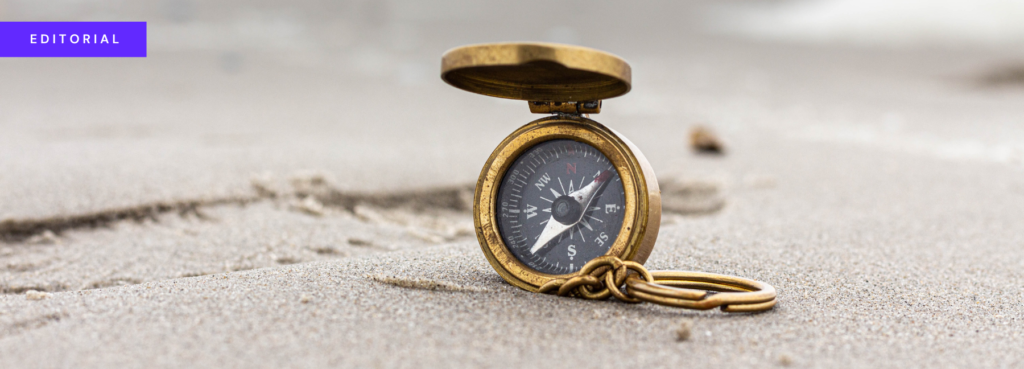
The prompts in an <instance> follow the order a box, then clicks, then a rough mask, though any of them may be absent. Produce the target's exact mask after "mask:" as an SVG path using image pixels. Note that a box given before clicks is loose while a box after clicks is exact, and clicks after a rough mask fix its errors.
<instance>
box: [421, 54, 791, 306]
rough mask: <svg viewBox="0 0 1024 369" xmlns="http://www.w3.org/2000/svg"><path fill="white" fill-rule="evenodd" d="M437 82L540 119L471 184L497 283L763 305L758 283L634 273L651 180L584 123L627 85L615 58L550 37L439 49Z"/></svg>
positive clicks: (617, 138)
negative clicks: (508, 103) (520, 105)
mask: <svg viewBox="0 0 1024 369" xmlns="http://www.w3.org/2000/svg"><path fill="white" fill-rule="evenodd" d="M441 78H442V79H444V80H445V81H446V82H448V83H449V84H451V85H452V86H455V87H458V88H460V89H463V90H466V91H470V92H475V93H479V94H483V95H488V96H494V97H500V98H508V99H518V100H526V101H527V103H528V105H529V107H530V111H531V112H533V113H541V114H550V115H549V116H548V117H545V118H541V119H538V120H535V121H533V122H530V123H527V124H526V125H524V126H522V127H520V128H519V129H517V130H516V131H515V132H512V134H510V135H509V136H508V137H506V138H505V139H504V140H503V141H502V142H501V143H500V144H499V145H498V147H497V148H495V149H494V152H493V153H492V154H491V156H490V158H488V159H487V163H486V164H484V167H483V170H482V171H481V173H480V178H479V180H478V181H477V185H476V194H475V197H474V206H473V218H474V222H475V225H476V233H477V238H478V240H479V241H480V246H481V248H482V249H483V252H484V255H486V256H487V260H488V261H489V262H490V264H491V265H492V266H493V267H494V269H495V270H496V271H497V272H498V274H500V275H501V277H502V278H504V279H505V280H506V281H508V282H509V283H511V284H513V285H515V286H518V287H520V288H523V289H526V290H529V291H534V292H557V293H558V294H559V295H568V294H572V295H577V296H581V297H585V298H607V297H609V296H615V297H616V298H618V299H620V300H623V301H627V302H639V301H650V302H654V303H659V304H664V305H671V306H680V307H688V308H695V309H710V308H714V307H719V306H721V307H722V309H723V310H726V311H760V310H767V309H770V308H771V307H772V306H774V305H775V290H774V288H772V287H771V286H769V285H767V284H764V283H761V282H756V281H752V280H748V279H743V278H738V277H732V276H723V275H717V274H710V273H699V272H679V271H661V272H659V271H656V272H648V271H647V270H646V269H644V268H643V263H644V261H646V260H647V257H648V256H649V255H650V254H651V250H652V249H653V248H654V243H655V240H656V239H657V237H658V227H659V225H660V224H661V192H660V190H659V189H658V181H657V178H656V177H655V175H654V170H653V169H652V168H651V166H650V164H649V163H648V162H647V159H646V158H644V156H643V154H642V153H641V152H640V150H639V149H638V148H637V147H636V146H634V145H633V144H632V143H631V142H629V140H627V139H626V138H625V137H623V136H622V135H620V134H619V133H618V132H615V131H614V130H612V129H611V128H608V127H606V126H604V125H602V124H600V123H598V122H596V121H593V120H591V119H590V118H589V115H590V114H597V113H600V112H601V101H602V100H603V99H608V98H612V97H616V96H620V95H623V94H625V93H627V92H629V90H630V87H631V80H632V79H631V69H630V67H629V64H628V63H626V61H625V60H623V59H621V58H619V57H617V56H615V55H612V54H609V53H605V52H602V51H598V50H593V49H589V48H584V47H577V46H568V45H559V44H548V43H500V44H482V45H470V46H463V47H459V48H455V49H452V50H449V51H448V52H446V53H445V54H444V56H443V57H442V63H441Z"/></svg>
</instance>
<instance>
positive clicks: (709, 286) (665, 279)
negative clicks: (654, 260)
mask: <svg viewBox="0 0 1024 369" xmlns="http://www.w3.org/2000/svg"><path fill="white" fill-rule="evenodd" d="M650 275H651V276H653V279H654V281H653V282H649V281H645V280H641V279H640V278H639V277H637V276H635V275H630V276H629V277H628V278H626V293H627V295H629V296H631V297H635V298H639V299H641V300H644V301H647V302H652V303H655V304H659V305H666V306H675V307H683V308H688V309H698V310H707V309H713V308H716V307H721V308H722V310H723V311H727V312H753V311H762V310H767V309H770V308H772V307H773V306H775V297H776V292H775V288H774V287H772V286H771V285H768V284H767V283H762V282H758V281H755V280H751V279H746V278H740V277H735V276H728V275H722V274H714V273H703V272H683V271H655V272H651V273H650Z"/></svg>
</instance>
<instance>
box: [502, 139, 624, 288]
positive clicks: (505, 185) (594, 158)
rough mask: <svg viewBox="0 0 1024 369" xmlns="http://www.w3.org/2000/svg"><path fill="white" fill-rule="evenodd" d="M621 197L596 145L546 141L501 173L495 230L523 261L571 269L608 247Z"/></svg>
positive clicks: (548, 269)
mask: <svg viewBox="0 0 1024 369" xmlns="http://www.w3.org/2000/svg"><path fill="white" fill-rule="evenodd" d="M625 197H626V196H625V191H624V190H623V187H622V180H621V178H620V177H619V173H618V172H617V171H616V170H615V167H614V166H613V165H612V163H610V162H609V161H608V158H607V157H605V156H604V154H602V153H601V152H600V151H598V150H597V149H596V148H594V147H593V146H590V145H588V144H585V143H582V142H577V141H572V140H551V141H545V142H542V143H540V144H537V145H535V146H533V147H531V148H530V149H528V150H526V151H525V152H524V153H523V154H522V155H520V156H519V157H518V158H517V159H516V161H515V162H514V163H513V164H512V166H511V167H509V168H508V171H506V172H505V177H504V178H503V179H502V181H501V185H500V188H499V189H498V201H497V203H496V204H495V207H496V209H495V213H496V215H497V218H498V230H499V232H500V234H501V239H502V240H503V241H504V242H505V245H506V246H507V247H508V249H509V251H511V252H512V254H513V255H514V256H515V257H516V259H519V261H520V262H522V263H523V264H526V265H527V266H529V267H530V268H533V269H534V270H536V271H538V272H541V273H548V274H569V273H573V272H576V271H578V270H580V268H582V267H583V264H586V263H587V262H588V261H590V260H591V259H593V258H596V257H598V256H601V255H604V254H605V253H606V252H608V250H609V249H610V248H611V246H612V243H614V242H615V239H616V238H617V237H618V235H619V231H620V230H621V228H622V221H623V213H624V210H625V209H624V206H625Z"/></svg>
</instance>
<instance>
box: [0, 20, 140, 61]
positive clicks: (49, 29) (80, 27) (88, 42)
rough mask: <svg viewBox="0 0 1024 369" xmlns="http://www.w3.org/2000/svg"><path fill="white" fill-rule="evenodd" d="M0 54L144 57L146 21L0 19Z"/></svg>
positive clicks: (59, 56) (17, 55)
mask: <svg viewBox="0 0 1024 369" xmlns="http://www.w3.org/2000/svg"><path fill="white" fill-rule="evenodd" d="M0 57H29V58H34V57H42V58H46V57H56V58H61V57H93V58H95V57H100V58H102V57H121V58H124V57H128V58H131V57H137V58H144V57H146V22H0Z"/></svg>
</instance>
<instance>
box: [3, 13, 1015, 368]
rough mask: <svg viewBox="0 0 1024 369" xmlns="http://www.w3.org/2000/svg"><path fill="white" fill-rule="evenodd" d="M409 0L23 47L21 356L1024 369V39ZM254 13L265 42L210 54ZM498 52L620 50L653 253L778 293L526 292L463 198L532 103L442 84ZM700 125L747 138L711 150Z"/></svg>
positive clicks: (19, 119) (171, 21) (13, 102)
mask: <svg viewBox="0 0 1024 369" xmlns="http://www.w3.org/2000/svg"><path fill="white" fill-rule="evenodd" d="M413 3H414V2H410V3H405V2H396V3H394V4H391V5H389V6H390V7H384V8H383V10H382V9H378V8H374V6H375V5H368V4H370V3H345V4H346V5H343V6H341V8H338V9H333V8H332V9H333V10H331V11H333V12H336V13H338V14H363V15H365V16H350V17H349V18H345V19H341V20H335V19H327V18H325V17H318V16H317V14H319V12H320V11H321V9H322V7H323V6H324V5H323V4H321V3H318V2H310V3H308V4H306V3H303V4H300V5H297V6H296V9H299V10H295V11H294V12H293V13H290V14H291V15H288V16H276V15H274V14H278V13H276V12H274V11H273V9H263V10H261V11H262V13H261V12H255V13H251V14H250V13H245V14H243V13H235V12H232V11H231V10H230V9H227V8H219V7H204V6H199V5H198V4H196V5H194V7H196V8H195V9H193V10H192V13H188V11H184V12H185V14H186V15H184V16H183V17H185V18H186V20H185V21H182V20H180V19H178V18H175V17H179V16H181V15H180V14H179V12H183V10H181V9H178V8H175V7H174V6H177V5H174V6H171V8H170V9H171V10H167V9H163V8H161V9H163V10H160V9H156V10H154V9H155V8H153V9H151V8H147V7H141V8H138V9H135V8H132V9H127V10H121V11H122V12H123V13H114V14H115V15H117V14H119V15H117V16H119V17H123V18H126V20H127V19H128V18H133V17H144V16H147V15H149V14H153V17H154V18H153V19H154V20H153V21H152V22H151V24H150V31H149V32H150V33H151V37H152V42H151V46H150V50H151V53H150V56H149V57H148V58H146V59H139V60H98V59H97V60H49V59H40V60H23V59H11V60H3V61H0V63H2V64H0V65H2V67H0V80H4V81H9V82H8V83H9V85H11V86H15V87H17V88H5V89H0V111H2V112H3V114H0V127H2V129H3V131H4V134H3V135H0V291H2V292H4V294H2V295H0V366H2V367H11V368H21V367H26V368H29V367H40V368H42V367H75V368H90V367H281V366H286V367H339V366H340V367H410V366H422V367H536V366H540V365H547V366H556V365H557V366H579V367H619V366H623V365H628V366H630V367H668V366H678V367H689V366H717V367H727V366H731V367H754V366H757V367H771V366H791V367H1018V366H1021V365H1024V350H1021V347H1024V333H1022V332H1024V331H1022V330H1021V327H1022V325H1024V290H1022V288H1021V286H1024V247H1022V246H1024V223H1021V222H1020V219H1024V175H1022V174H1024V129H1021V117H1024V104H1020V101H1022V100H1024V83H1018V82H1014V81H1013V79H1012V78H1009V81H1003V80H1001V81H1002V82H1000V83H992V82H991V78H992V76H993V75H1012V73H1011V74H1007V73H1004V72H1005V71H1007V70H1012V69H1013V68H1014V67H1015V66H1016V65H1018V63H1019V60H1024V54H1022V53H1021V52H1020V51H1018V50H1022V49H1021V48H1012V47H991V46H985V45H982V46H963V47H958V48H942V47H917V48H913V47H911V48H905V49H893V48H872V47H866V46H863V45H858V46H850V45H842V44H838V45H834V44H824V45H822V44H814V45H807V44H799V43H787V42H780V41H764V40H758V41H751V40H749V39H745V38H742V37H740V36H731V35H721V34H714V33H708V32H704V31H701V28H700V26H699V22H698V21H699V20H701V19H704V18H702V17H710V16H708V15H707V14H712V13H709V12H708V11H707V10H708V9H709V8H712V7H713V5H714V4H711V3H706V2H695V3H689V2H687V3H680V4H678V5H672V6H669V7H668V8H663V9H660V10H659V9H654V8H653V7H635V8H630V9H627V10H623V11H621V12H616V9H617V8H616V7H615V6H612V5H607V4H605V5H601V4H598V5H594V7H595V8H594V9H589V10H588V11H589V12H590V13H589V14H590V18H587V21H584V20H571V21H566V22H568V23H569V24H568V25H567V27H569V28H564V27H563V28H558V27H554V26H550V24H559V23H558V22H560V21H561V20H559V18H558V17H555V16H554V15H550V14H548V15H533V14H532V13H531V14H529V15H533V16H529V17H528V14H525V13H524V12H525V11H524V10H516V9H506V8H502V5H500V4H490V5H488V6H487V7H484V6H479V5H472V4H473V3H470V4H462V7H449V8H447V9H449V10H450V9H459V11H457V12H456V11H440V10H437V11H432V10H431V9H429V7H427V8H422V7H416V5H415V4H413ZM168 4H172V5H173V4H178V3H177V2H170V3H168ZM224 4H229V3H224ZM353 4H355V5H353ZM739 4H744V3H739ZM491 6H493V7H491ZM537 6H540V5H537ZM565 6H568V5H565ZM25 9H28V10H25ZM175 9H177V10H175ZM493 11H504V12H506V13H507V14H510V15H509V16H508V17H506V18H507V19H504V18H503V19H497V20H495V19H490V18H487V19H483V18H480V14H491V12H493ZM8 12H10V13H8V14H13V16H9V17H14V18H17V17H18V16H20V17H31V16H32V14H35V13H32V8H31V7H27V8H24V9H21V10H18V11H17V12H15V11H11V10H8ZM162 12H163V13H162ZM325 12H326V11H325ZM165 13H166V14H165ZM189 14H191V15H189ZM239 14H241V15H239ZM246 14H248V15H246ZM253 14H255V15H253ZM714 14H717V13H714ZM616 16H617V17H621V19H623V22H625V23H624V25H616V24H617V23H612V22H611V21H612V20H614V19H615V17H616ZM160 17H164V18H160ZM374 17H376V18H374ZM364 18H365V19H364ZM5 20H6V19H5ZM10 20H19V19H10ZM246 22H250V23H252V22H255V23H257V24H264V25H269V26H267V29H270V30H272V31H266V32H267V33H266V34H260V33H257V34H256V36H252V37H257V38H259V37H262V38H260V40H264V41H266V42H265V43H262V44H260V43H246V42H241V41H239V42H238V43H236V44H232V45H234V47H233V48H227V47H221V46H218V45H220V44H217V43H216V42H217V40H215V39H214V40H212V41H210V40H208V41H207V42H210V43H211V44H209V45H207V44H199V45H196V44H190V43H189V42H197V41H194V40H192V39H191V38H189V37H188V35H190V34H193V33H194V32H200V31H203V32H207V31H209V30H218V29H219V30H227V31H230V30H234V29H236V28H237V27H241V26H238V25H239V24H242V25H245V24H249V23H246ZM602 22H604V23H602ZM520 23H523V24H532V25H535V26H536V27H535V28H534V29H529V30H523V29H522V27H520ZM219 24H228V25H232V24H233V25H235V26H223V27H222V28H217V27H220V26H217V27H215V26H216V25H219ZM338 24H340V26H338ZM600 24H611V26H608V27H599V25H600ZM631 25H632V26H636V27H630V26H631ZM639 25H644V26H645V27H639ZM299 26H302V27H299ZM232 27H235V28H232ZM275 27H276V28H275ZM290 27H291V28H290ZM295 27H299V28H295ZM332 27H335V28H332ZM274 30H276V31H274ZM331 30H333V31H334V32H335V33H329V32H327V31H331ZM473 30H476V32H473ZM227 31H225V32H227ZM189 32H193V33H189ZM229 33H230V32H229ZM240 34H243V35H251V33H246V32H241V33H240ZM296 34H298V35H300V36H302V35H307V36H308V35H313V36H315V37H313V36H310V37H311V38H312V39H314V40H315V41H316V42H313V43H312V44H306V43H302V42H299V41H301V40H302V39H303V38H301V37H298V36H295V35H296ZM325 34H334V35H337V38H336V39H335V38H330V37H326V36H324V35H325ZM362 34H365V35H367V37H365V38H361V37H357V36H355V35H362ZM346 35H347V36H346ZM274 37H283V38H284V41H280V40H278V39H276V38H274ZM289 37H291V38H289ZM574 38H575V39H574ZM507 39H542V40H553V41H574V40H575V41H576V42H580V43H583V44H585V45H590V46H595V47H599V48H602V49H604V50H608V51H611V52H614V53H617V54H619V55H622V56H624V57H625V58H626V59H627V60H629V61H630V63H631V64H632V66H633V68H634V85H633V91H631V92H630V94H628V95H626V96H624V97H621V98H616V99H612V100H608V101H605V104H604V107H603V111H602V113H601V114H599V115H595V116H593V117H592V118H594V119H596V120H598V121H599V122H602V123H604V124H606V125H608V126H610V127H612V128H614V129H616V130H617V131H619V132H621V133H622V134H623V135H625V136H626V137H628V138H629V139H630V140H631V141H632V142H634V143H635V144H636V145H637V146H638V147H639V148H641V149H642V150H643V152H644V154H645V155H646V156H647V158H648V159H649V160H650V162H651V163H652V166H653V167H654V169H655V171H656V172H657V173H658V177H659V181H660V182H661V183H662V185H663V192H664V195H665V197H666V204H667V205H668V206H667V207H666V214H665V216H664V218H663V222H662V227H661V233H660V235H659V238H658V243H657V245H656V246H655V248H654V251H653V253H652V255H651V257H650V259H649V260H648V262H647V264H646V265H647V267H648V268H650V269H652V270H656V269H680V270H697V271H705V272H714V273H724V274H733V275H737V276H742V277H746V278H752V279H756V280H760V281H764V282H766V283H769V284H771V285H773V286H774V287H775V288H776V289H777V290H778V293H779V297H778V301H779V303H778V305H777V306H776V307H775V308H774V309H773V310H771V311H768V312H765V313H760V314H726V313H722V312H720V311H717V310H712V311H704V312H697V311H688V310H681V309H673V308H666V307H659V306H655V305H651V304H638V305H631V304H625V303H621V302H617V301H614V300H609V301H585V300H580V299H573V298H564V297H556V296H548V295H540V294H534V293H529V292H526V291H523V290H519V289H517V288H515V287H513V286H511V285H508V284H507V283H505V282H504V281H503V280H502V279H501V278H500V277H499V276H498V275H497V274H496V273H495V272H494V271H493V269H491V267H490V265H488V263H487V261H486V260H485V258H484V256H483V254H482V253H481V251H480V249H479V245H478V244H477V242H476V239H475V235H474V234H473V230H472V227H473V225H472V218H471V214H470V210H469V207H470V205H469V200H467V197H468V196H469V194H470V191H471V189H472V186H473V184H474V182H475V180H476V177H477V175H478V174H479V170H480V166H481V165H482V164H483V162H484V161H485V160H486V158H487V156H488V155H489V154H490V151H491V150H492V149H493V147H494V146H495V145H496V144H497V143H498V142H500V140H501V139H502V138H503V137H504V136H505V135H507V134H508V133H510V132H511V131H512V130H514V129H515V128H516V127H518V126H520V125H522V124H525V123H527V122H528V121H530V120H532V119H536V118H539V117H540V116H534V115H531V114H529V113H528V110H527V106H526V103H524V102H509V101H501V100H498V99H493V98H487V97H482V96H476V95H472V94H469V93H465V92H462V91H459V90H456V89H454V88H451V87H450V86H447V85H445V84H444V83H443V82H441V81H440V79H439V78H438V76H437V73H436V72H437V70H436V69H437V65H438V63H439V57H440V55H441V53H442V52H443V51H444V50H445V49H447V48H449V47H454V46H458V45H460V44H465V43H471V42H482V41H499V40H507ZM240 40H242V41H245V40H246V39H245V38H244V37H243V38H241V39H240ZM275 40H277V41H275ZM410 40H411V41H410ZM637 40H645V41H643V42H640V41H637ZM278 41H280V42H278ZM286 41H287V42H286ZM275 42H277V43H275ZM211 45H212V46H211ZM225 50H226V51H225ZM1000 73H1003V74H1000ZM1003 82H1005V83H1003ZM695 126H703V127H707V129H709V130H710V131H711V132H713V133H714V134H715V135H716V136H717V137H718V138H719V139H720V140H721V141H722V143H723V144H724V146H725V147H726V151H725V153H724V154H723V155H704V154H699V153H695V152H693V151H692V150H691V148H690V146H689V132H690V130H691V128H692V127H695ZM32 291H36V292H32ZM685 324H690V325H691V327H690V335H689V337H688V339H686V340H680V339H679V334H678V333H677V331H679V330H680V327H681V326H683V325H685Z"/></svg>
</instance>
